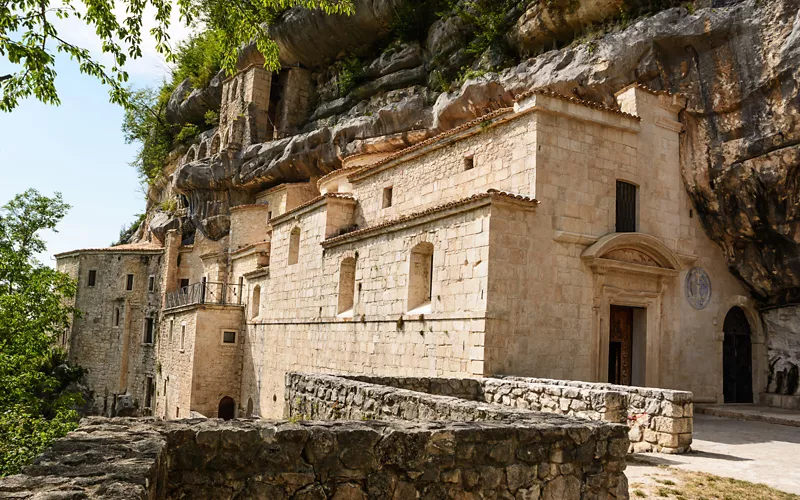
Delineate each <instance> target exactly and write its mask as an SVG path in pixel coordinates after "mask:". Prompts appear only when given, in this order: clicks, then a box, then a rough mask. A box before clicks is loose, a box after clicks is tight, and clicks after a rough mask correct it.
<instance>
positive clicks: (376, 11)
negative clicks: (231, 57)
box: [240, 0, 401, 67]
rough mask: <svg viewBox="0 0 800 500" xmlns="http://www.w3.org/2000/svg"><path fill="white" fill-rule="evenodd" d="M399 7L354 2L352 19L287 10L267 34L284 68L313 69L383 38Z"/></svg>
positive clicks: (383, 1)
mask: <svg viewBox="0 0 800 500" xmlns="http://www.w3.org/2000/svg"><path fill="white" fill-rule="evenodd" d="M400 4H401V2H400V0H355V1H354V2H353V9H354V13H353V15H352V16H339V15H332V16H329V15H326V14H325V13H323V12H322V11H319V10H316V9H315V10H304V9H300V8H295V9H290V10H289V11H287V12H286V13H285V14H283V16H282V17H281V19H280V20H279V22H277V23H275V24H274V25H272V26H270V29H269V32H270V35H271V36H272V37H273V39H274V40H275V42H276V43H277V44H278V47H279V48H280V60H281V63H282V64H283V65H284V66H293V65H296V64H302V65H304V66H307V67H313V66H316V65H317V64H319V63H320V62H322V61H324V60H325V59H328V58H331V57H334V56H336V55H337V54H339V53H340V52H342V51H349V50H357V49H358V48H366V47H369V45H370V44H371V43H373V42H374V41H375V40H377V39H378V38H380V37H381V36H384V35H386V34H387V33H388V32H389V28H390V24H391V20H392V17H393V15H394V13H395V9H396V8H397V7H399V6H400ZM309 33H313V36H309ZM240 65H241V62H240Z"/></svg>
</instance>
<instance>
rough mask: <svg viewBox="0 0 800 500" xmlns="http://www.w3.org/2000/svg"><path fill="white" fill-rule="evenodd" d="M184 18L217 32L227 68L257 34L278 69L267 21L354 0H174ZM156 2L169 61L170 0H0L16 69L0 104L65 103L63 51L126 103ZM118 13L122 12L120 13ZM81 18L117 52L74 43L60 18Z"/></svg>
mask: <svg viewBox="0 0 800 500" xmlns="http://www.w3.org/2000/svg"><path fill="white" fill-rule="evenodd" d="M176 5H177V8H178V10H179V13H180V18H181V21H182V22H184V23H186V24H187V25H193V24H194V23H196V22H198V21H201V22H203V23H205V24H206V25H207V26H208V27H209V28H210V29H212V30H213V31H215V32H216V33H218V35H219V39H220V42H221V44H222V46H223V48H224V51H225V57H224V60H223V67H225V68H226V69H227V70H228V71H231V70H232V69H233V68H234V66H235V63H236V57H237V50H238V49H239V47H240V46H241V45H242V44H244V43H247V42H250V41H255V42H256V45H257V47H258V48H259V50H261V51H262V53H263V54H264V56H265V57H266V65H267V66H268V67H269V68H272V69H277V68H278V67H279V62H278V49H277V45H276V44H275V42H274V41H273V40H272V39H271V38H270V37H269V32H268V24H269V23H271V22H272V21H274V19H275V17H276V15H277V14H278V13H280V12H282V11H284V10H286V9H288V8H291V7H295V6H299V7H303V8H307V9H321V10H323V11H325V12H326V13H329V14H332V13H338V14H349V13H351V12H352V4H351V0H177V3H176ZM148 8H150V9H152V10H153V13H152V14H150V12H149V11H148V15H153V17H154V19H155V21H156V24H155V27H153V28H152V29H151V30H150V34H151V35H152V36H153V37H154V38H155V40H156V49H157V50H158V51H159V52H160V53H161V54H163V55H164V56H165V57H166V59H167V61H168V62H173V61H174V57H175V56H174V54H173V51H172V49H171V46H170V39H169V34H168V29H169V26H170V19H171V15H172V9H173V3H172V2H171V1H167V0H119V1H116V2H111V1H108V0H63V1H60V2H51V0H5V1H3V2H2V3H0V56H2V57H4V58H5V59H7V60H8V62H9V63H11V65H12V67H13V68H14V70H13V71H12V72H11V73H9V74H5V75H2V74H0V90H1V91H2V98H1V99H0V110H2V111H11V110H12V109H14V108H15V107H16V106H17V105H18V104H19V101H20V99H24V98H27V97H30V96H33V97H35V98H36V99H38V100H39V101H41V102H44V103H46V104H58V103H59V102H60V100H59V97H58V92H57V90H56V85H55V77H56V69H55V56H56V54H59V53H61V54H66V55H68V56H69V57H70V58H71V59H73V60H74V61H75V62H76V63H77V64H78V67H79V68H80V71H81V72H83V73H86V74H89V75H92V76H94V77H96V78H98V79H99V80H100V81H101V82H103V83H104V84H106V85H107V86H108V87H109V93H110V97H111V101H112V102H115V103H118V104H121V105H123V106H128V105H129V104H130V92H129V90H128V89H127V87H126V82H127V81H128V73H127V71H126V70H125V64H126V63H127V62H128V61H129V60H131V59H137V58H140V57H141V56H142V49H141V46H142V37H143V33H142V18H143V16H144V15H145V9H148ZM117 12H124V14H123V15H121V16H118V15H117ZM67 18H72V19H77V20H79V21H82V22H84V23H86V25H87V26H89V27H91V28H92V30H93V31H94V32H95V33H96V34H97V37H98V39H99V41H100V42H101V46H102V52H103V53H105V54H108V55H110V56H111V57H112V59H113V63H112V64H111V65H110V66H106V65H103V64H101V63H100V62H98V60H97V59H96V56H97V54H92V53H91V52H90V51H89V50H88V49H87V48H85V47H81V46H79V45H76V44H73V43H71V42H69V41H68V40H67V39H65V38H64V37H63V36H62V34H61V33H60V32H59V23H58V20H63V19H67Z"/></svg>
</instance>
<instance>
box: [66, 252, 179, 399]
mask: <svg viewBox="0 0 800 500" xmlns="http://www.w3.org/2000/svg"><path fill="white" fill-rule="evenodd" d="M163 253H164V250H163V248H162V247H161V246H160V245H155V244H130V245H120V246H116V247H111V248H102V249H85V250H74V251H71V252H65V253H61V254H58V255H56V258H57V259H58V269H59V270H60V271H63V272H65V273H67V274H68V275H70V276H71V277H72V278H73V279H76V280H77V282H78V289H77V293H76V295H75V298H74V304H73V305H74V306H76V307H77V308H78V309H79V310H80V311H81V313H82V314H81V315H80V316H78V317H76V318H73V319H72V329H71V331H69V332H65V335H64V339H63V341H64V345H65V347H68V352H69V355H70V360H71V361H73V362H75V363H77V364H79V365H81V366H82V367H83V368H85V369H86V370H87V374H86V382H87V383H88V385H89V387H90V388H91V390H92V391H93V399H92V401H91V408H92V410H93V411H94V412H97V413H100V414H110V415H132V414H137V413H147V412H148V411H149V410H150V409H152V407H153V404H154V403H155V380H156V365H157V361H156V353H155V342H156V339H157V336H158V329H159V324H158V321H159V315H160V311H161V281H160V280H161V276H160V273H161V263H162V257H163Z"/></svg>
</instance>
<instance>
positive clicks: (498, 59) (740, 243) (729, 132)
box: [140, 0, 800, 324]
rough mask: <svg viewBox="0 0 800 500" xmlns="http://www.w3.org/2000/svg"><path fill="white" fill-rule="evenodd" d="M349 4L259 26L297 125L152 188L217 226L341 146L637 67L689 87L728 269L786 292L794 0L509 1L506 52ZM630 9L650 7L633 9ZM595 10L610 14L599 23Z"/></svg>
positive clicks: (688, 180)
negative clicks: (305, 104) (267, 34)
mask: <svg viewBox="0 0 800 500" xmlns="http://www.w3.org/2000/svg"><path fill="white" fill-rule="evenodd" d="M355 3H356V12H357V14H356V15H355V16H354V17H352V18H336V17H333V18H327V17H324V16H322V15H321V14H318V13H309V12H303V11H289V12H288V13H287V14H286V15H285V16H284V17H283V18H282V19H281V21H280V22H279V23H278V24H277V25H276V26H274V27H273V28H272V32H273V34H274V36H275V37H276V40H277V41H278V44H279V46H280V47H281V58H282V61H283V62H284V63H285V65H286V66H287V67H289V66H292V65H298V64H299V65H302V66H304V67H306V68H309V69H310V71H311V83H312V86H313V93H314V96H313V98H312V106H311V109H310V110H309V113H308V115H307V118H306V120H305V123H303V124H302V126H300V127H298V128H297V130H295V131H294V133H293V134H291V135H287V136H285V137H283V138H280V139H278V140H274V141H270V142H264V143H259V144H253V145H250V146H249V147H247V148H245V149H244V150H242V151H241V152H239V153H238V154H236V155H233V156H223V155H215V156H211V157H208V158H203V159H198V160H196V161H191V162H188V163H185V164H183V165H181V166H180V167H179V168H177V170H176V171H175V172H174V173H172V175H171V181H170V182H169V183H166V184H165V186H166V187H164V186H162V187H160V188H159V189H156V190H153V191H151V193H150V198H151V200H153V201H154V202H155V201H156V200H161V199H164V197H165V196H172V195H173V193H180V194H183V195H184V196H186V197H188V198H189V199H190V203H189V207H190V208H189V214H188V215H187V217H186V219H185V220H186V221H187V222H188V221H191V223H189V224H187V227H190V228H193V227H196V228H198V229H200V230H202V231H204V232H205V233H206V234H207V235H209V236H211V237H214V238H219V237H221V236H223V235H224V234H225V233H226V232H227V225H226V217H227V213H228V210H229V208H230V207H231V206H235V205H237V204H243V203H248V202H252V196H253V194H254V193H255V192H256V191H258V190H260V189H263V188H265V187H269V186H271V185H275V184H278V183H280V182H287V181H297V180H301V179H308V178H310V177H315V176H320V175H323V174H325V173H327V172H329V171H331V170H333V169H335V168H337V167H338V166H339V165H340V164H341V159H342V158H343V157H345V156H347V155H350V154H354V153H360V152H372V151H381V150H384V151H385V150H388V151H391V150H396V149H399V148H402V147H404V146H406V145H409V144H412V143H414V142H418V141H420V140H423V139H425V138H426V137H429V136H431V135H433V134H435V133H437V132H440V131H443V130H446V129H449V128H452V127H455V126H457V125H459V124H461V123H464V122H466V121H468V120H470V119H473V118H475V117H476V116H479V115H481V114H484V113H486V112H488V111H491V110H493V109H496V108H498V107H503V106H508V105H510V104H511V103H512V102H513V100H514V96H515V95H516V94H518V93H520V92H522V91H523V90H527V89H529V88H548V89H551V90H554V91H557V92H560V93H563V94H566V95H570V96H577V97H581V98H584V99H591V100H596V101H602V102H604V103H606V104H608V105H615V101H614V92H616V91H617V90H619V89H621V88H623V87H624V86H626V85H628V84H630V83H632V82H639V83H642V84H645V85H647V86H648V87H650V88H652V89H655V90H666V91H670V92H673V93H681V94H683V95H684V96H686V98H687V101H688V104H687V107H686V109H685V111H684V112H683V113H682V122H683V124H684V130H685V131H684V133H683V135H682V148H681V151H682V155H683V158H682V165H683V177H684V180H685V184H686V189H687V191H688V192H689V193H690V195H691V197H692V199H693V200H694V204H695V208H696V211H697V214H698V216H699V217H700V218H701V220H702V222H703V225H704V227H705V229H706V231H707V232H708V234H709V236H710V237H711V238H712V239H713V240H714V241H716V242H717V243H718V244H719V245H720V247H721V248H722V249H723V252H724V254H725V256H726V258H727V260H728V264H729V266H730V269H731V271H732V272H733V273H734V274H735V275H736V276H738V277H739V278H740V279H741V280H742V282H743V283H745V284H746V286H747V287H748V288H749V289H750V291H751V292H752V294H753V296H754V297H755V298H756V299H758V300H759V301H760V302H762V303H764V304H765V305H773V306H774V305H778V306H780V305H785V304H788V303H792V302H797V301H800V218H798V216H799V215H800V203H798V202H799V201H800V176H798V173H800V172H798V169H800V116H799V115H798V108H799V107H800V95H799V94H798V92H799V90H800V89H799V88H798V81H800V13H799V12H798V10H799V8H800V0H745V1H737V0H715V1H713V2H709V1H706V2H700V1H698V2H695V4H693V5H692V6H691V10H692V11H691V12H690V10H689V9H687V8H686V7H671V8H664V9H661V8H660V6H662V5H663V6H664V7H669V6H670V5H676V4H677V3H672V2H666V1H665V2H654V1H653V2H647V1H631V0H605V1H597V2H579V3H578V4H577V6H575V5H574V2H569V1H567V0H563V1H553V2H537V1H532V2H527V7H522V6H521V5H524V4H526V3H525V2H517V3H515V5H516V6H515V7H514V8H511V9H510V10H509V11H508V12H507V15H506V17H507V22H508V25H509V26H510V28H509V30H508V33H507V35H506V40H505V45H506V47H507V48H510V50H511V52H512V53H510V54H509V53H506V54H498V53H497V51H493V50H492V49H489V50H486V51H485V52H484V53H482V54H477V55H472V56H470V54H468V53H466V52H465V50H464V49H465V46H466V44H467V43H468V42H469V41H470V39H471V38H470V37H472V36H473V35H474V31H475V29H476V28H475V26H472V25H470V24H469V23H468V22H466V21H465V20H464V19H463V18H461V17H459V16H455V15H454V16H450V17H444V18H442V19H439V20H437V21H435V22H434V23H433V24H432V25H431V26H430V27H429V28H427V33H426V34H425V36H423V37H421V38H422V39H421V40H420V42H411V43H399V42H396V43H391V44H390V43H387V40H386V37H387V36H388V33H389V32H390V25H391V23H392V16H393V15H394V12H395V10H396V8H397V7H398V5H400V4H401V2H400V1H399V0H397V1H393V0H358V1H356V2H355ZM695 7H697V8H696V10H694V9H695ZM701 7H702V8H701ZM637 9H638V10H637ZM633 11H638V12H647V13H648V15H646V16H642V17H639V18H637V19H635V20H633V21H631V20H629V19H628V17H627V15H626V12H633ZM593 23H595V24H593ZM598 23H605V26H606V27H607V26H609V25H613V28H612V29H606V34H597V33H596V31H593V30H595V28H593V27H592V26H598ZM614 23H616V24H614ZM313 33H317V36H310V34H313ZM370 46H381V47H384V50H383V51H382V52H381V53H379V54H375V53H374V51H373V52H370V49H369V47H370ZM553 47H560V48H555V49H553ZM350 53H353V54H358V55H359V57H361V58H362V62H363V67H362V68H361V70H362V72H361V78H360V79H359V80H358V81H357V82H356V84H355V85H354V86H352V87H351V88H347V89H346V90H343V85H342V79H343V72H342V70H341V68H342V66H341V64H340V62H341V60H342V59H343V58H344V57H345V55H346V54H350ZM241 59H242V60H241V61H240V62H241V64H240V65H241V66H242V67H244V66H246V65H247V64H251V63H253V62H258V61H259V58H258V55H257V54H255V53H254V51H253V50H252V49H246V50H244V51H243V53H242V57H241ZM336 59H339V61H340V62H338V63H337V62H336ZM461 67H466V68H468V69H470V68H471V69H472V70H473V71H472V72H466V73H464V72H463V71H462V74H465V75H466V76H469V75H470V74H472V75H477V76H476V77H474V78H468V79H466V81H464V82H463V83H462V84H461V85H460V86H459V87H458V88H455V89H449V88H447V86H446V85H445V86H442V85H440V84H438V83H437V82H438V80H441V79H442V78H444V79H446V80H447V79H449V78H452V77H453V76H454V74H455V72H457V70H458V68H461ZM498 67H505V69H502V70H498V69H497V68H498ZM487 68H488V69H491V70H493V71H490V72H486V71H484V70H486V69H487ZM177 92H180V96H179V97H180V99H176V102H177V103H179V104H180V106H179V107H185V108H187V110H186V114H187V115H191V114H192V113H195V114H196V113H198V111H197V109H192V106H194V105H195V103H197V102H201V101H202V103H203V105H206V106H207V105H210V106H213V105H214V102H215V101H214V95H215V91H214V90H213V89H205V90H195V91H191V92H190V91H189V89H186V88H179V89H178V91H177ZM187 96H188V97H187ZM192 96H194V97H192ZM209 96H210V97H209ZM206 98H207V99H206ZM207 103H210V104H207ZM200 108H202V106H200ZM152 205H153V206H155V203H152ZM208 207H213V208H211V209H209V208H208ZM155 222H156V223H157V225H158V227H159V228H163V227H165V226H167V225H169V224H175V223H174V222H173V221H171V220H166V219H165V218H164V217H161V218H160V219H159V220H156V221H155ZM151 225H152V223H151ZM140 237H141V235H140ZM782 324H786V322H785V321H783V323H782Z"/></svg>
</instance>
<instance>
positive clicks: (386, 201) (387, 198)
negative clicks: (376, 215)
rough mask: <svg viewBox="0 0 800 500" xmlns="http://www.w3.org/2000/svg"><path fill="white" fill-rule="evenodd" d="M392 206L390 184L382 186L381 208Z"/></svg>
mask: <svg viewBox="0 0 800 500" xmlns="http://www.w3.org/2000/svg"><path fill="white" fill-rule="evenodd" d="M391 206H392V186H389V187H385V188H383V208H389V207H391Z"/></svg>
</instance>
